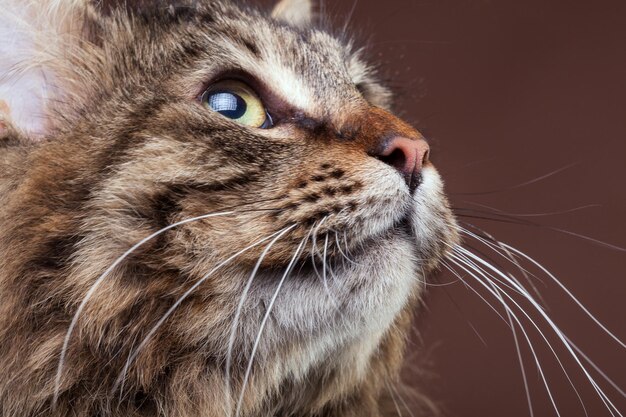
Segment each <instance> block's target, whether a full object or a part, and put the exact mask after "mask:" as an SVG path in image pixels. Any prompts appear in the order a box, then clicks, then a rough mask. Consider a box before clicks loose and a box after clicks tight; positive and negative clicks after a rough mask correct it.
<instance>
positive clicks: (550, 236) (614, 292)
mask: <svg viewBox="0 0 626 417" xmlns="http://www.w3.org/2000/svg"><path fill="white" fill-rule="evenodd" d="M327 3H328V4H327V5H326V7H327V9H328V12H329V14H331V15H332V16H334V19H335V20H336V21H337V22H338V23H339V24H342V23H343V22H344V21H345V19H346V17H347V15H348V14H349V11H350V9H351V8H352V6H353V4H354V2H353V0H342V1H341V2H334V3H333V2H330V1H329V2H327ZM351 27H352V28H353V29H355V30H356V33H357V34H359V38H360V39H361V40H364V41H368V40H369V43H368V45H369V55H370V57H371V58H372V59H373V60H374V61H375V62H379V63H380V64H381V66H382V68H383V73H384V74H385V75H386V76H388V78H389V81H390V83H391V85H392V86H394V88H396V90H397V91H398V92H399V93H400V101H399V103H398V104H399V105H398V110H399V112H400V113H401V114H403V115H404V116H405V117H406V118H407V119H408V120H409V121H411V122H413V123H414V124H415V125H416V126H418V127H419V128H420V130H422V132H423V133H425V134H426V135H427V136H428V137H429V139H430V141H431V143H432V147H433V149H434V153H433V154H434V160H435V162H436V164H437V166H438V168H439V169H440V171H441V173H442V174H443V176H444V178H445V179H446V181H447V186H448V191H449V193H450V194H451V196H452V200H453V204H454V205H455V206H456V207H474V208H477V207H476V206H471V203H479V204H485V205H488V206H491V207H495V208H497V209H500V210H504V211H506V212H509V213H542V212H543V213H545V212H554V211H562V210H567V209H572V208H575V207H579V206H584V205H589V204H597V205H598V206H595V207H591V208H588V209H585V210H581V211H576V212H572V213H563V214H558V215H551V216H540V217H539V216H538V217H523V219H525V220H530V221H533V222H538V223H541V224H543V225H548V226H553V227H558V228H562V229H566V230H568V231H571V232H575V233H580V234H584V235H587V236H591V237H594V238H596V239H600V240H603V241H606V242H611V243H613V244H616V245H621V246H626V233H624V232H625V231H626V230H625V229H626V228H625V227H624V216H625V215H626V188H625V187H624V179H625V178H626V175H625V174H626V167H625V164H624V161H625V157H626V2H624V1H615V2H613V3H609V2H604V1H580V0H524V1H522V0H498V1H496V0H493V1H489V0H432V1H413V0H387V1H374V0H360V1H358V2H357V3H356V6H355V12H354V16H353V18H352V21H351ZM572 164H573V165H572ZM566 166H569V168H567V169H566V170H564V171H563V172H560V173H558V174H556V175H554V176H551V177H548V178H545V179H543V180H540V181H537V182H535V183H532V184H529V185H526V186H522V187H517V188H511V187H513V186H515V185H517V184H521V183H524V182H526V181H529V180H532V179H535V178H539V177H541V176H543V175H545V174H547V173H550V172H552V171H554V170H557V169H559V168H563V167H566ZM495 190H499V192H495V193H481V192H490V191H495ZM465 220H466V221H470V222H471V223H473V224H477V225H480V226H481V227H483V228H484V229H486V230H488V231H489V232H490V233H492V234H494V235H495V236H497V237H498V238H499V239H500V240H502V241H505V242H510V243H512V244H513V245H514V246H516V247H517V248H519V249H521V250H523V251H525V252H527V253H528V254H529V255H531V256H533V257H535V258H536V259H537V260H539V261H540V262H541V263H542V264H543V265H545V266H546V267H548V268H549V269H550V270H551V271H553V272H554V273H555V274H556V275H557V276H558V277H559V278H560V280H561V281H562V282H564V283H565V284H566V285H567V286H568V287H569V288H570V289H571V290H572V291H573V292H574V293H575V294H576V295H578V296H579V297H580V299H581V300H582V301H583V302H584V304H585V305H586V306H588V307H589V308H590V310H591V311H592V312H594V313H595V314H596V315H597V316H598V318H600V319H601V321H602V322H603V323H605V324H606V325H607V326H608V327H609V328H610V329H612V330H613V331H614V332H615V333H616V334H617V335H618V336H619V337H621V339H623V340H624V339H626V306H625V304H626V299H625V298H626V297H625V296H626V279H625V278H626V274H625V271H626V268H625V267H626V256H625V254H624V252H619V251H615V250H610V249H607V248H605V247H600V246H598V245H594V244H592V243H590V242H588V241H584V240H582V239H579V238H576V237H573V236H568V235H565V234H562V233H556V232H553V231H550V230H548V229H546V228H538V227H528V226H520V225H512V224H504V223H498V222H494V221H479V220H477V219H465ZM493 258H494V260H496V259H497V258H496V257H495V256H493ZM541 278H542V279H543V280H544V281H545V282H546V285H545V286H543V285H542V284H539V287H540V288H541V293H542V294H543V296H544V298H545V300H546V302H547V304H548V306H549V314H550V315H551V317H553V318H554V319H555V320H556V321H557V322H558V324H559V325H560V326H561V328H562V329H563V330H565V331H566V332H567V333H568V334H569V335H570V336H571V338H572V339H573V340H574V341H575V342H576V343H578V345H579V346H580V347H581V348H583V349H584V350H585V351H586V352H587V353H588V354H589V355H590V356H591V357H592V358H593V360H594V361H596V363H597V364H598V365H599V366H600V367H601V368H602V369H603V370H605V371H606V372H607V373H608V374H610V376H611V377H612V378H613V379H614V380H615V382H616V383H618V385H620V386H621V387H622V388H626V354H625V353H626V352H625V350H624V349H623V348H620V347H619V346H618V345H617V344H616V343H615V342H613V341H612V340H611V339H610V338H609V337H608V336H606V335H605V334H604V333H602V332H601V331H599V330H598V328H597V326H595V325H594V324H593V323H592V322H591V321H590V320H589V319H588V318H586V317H585V316H584V314H582V313H581V312H580V310H578V309H577V308H576V307H575V305H574V304H573V302H571V301H570V300H568V298H567V296H566V295H565V294H564V293H563V292H561V291H560V290H558V288H557V287H556V286H555V285H553V284H550V283H549V282H548V281H549V280H548V279H547V278H545V276H541ZM439 279H440V280H441V281H443V282H449V281H452V279H453V277H451V275H450V274H443V275H442V276H441V277H440V278H439ZM468 280H469V278H468ZM429 295H430V296H429V299H428V307H427V308H428V309H427V311H424V312H423V313H422V316H421V317H420V319H419V323H418V331H419V332H420V333H421V340H420V338H417V337H416V338H415V341H416V344H415V346H414V347H412V352H413V353H414V356H415V359H414V360H413V361H414V362H415V363H418V362H419V363H422V362H423V361H424V358H427V360H428V364H427V369H428V371H429V373H430V374H431V375H428V376H421V377H420V378H416V377H415V376H414V375H415V374H414V373H411V372H408V376H409V377H412V378H415V379H418V380H419V383H420V385H421V386H422V387H423V388H424V389H425V390H426V391H427V392H428V393H429V394H430V395H432V396H433V398H434V399H435V400H437V401H439V402H441V403H442V404H444V408H445V410H446V411H447V414H448V415H450V416H461V417H487V416H506V417H515V416H528V415H529V412H528V407H527V405H526V397H525V394H524V388H523V383H522V378H521V374H520V371H519V366H518V362H517V356H516V353H515V348H514V344H513V338H512V335H511V332H510V331H509V330H508V328H507V327H506V325H505V324H504V323H503V322H502V321H501V320H499V319H498V318H497V316H496V315H495V313H493V311H491V310H490V309H489V308H488V307H486V306H485V304H484V303H483V302H482V301H481V300H480V299H479V298H478V297H477V296H476V295H475V294H473V293H472V292H471V291H468V290H467V289H465V287H464V286H463V285H462V284H460V283H456V284H452V285H450V286H446V287H432V288H431V290H430V294H429ZM492 299H493V297H491V299H490V301H493V300H492ZM533 317H534V318H537V316H536V315H535V316H533ZM472 326H473V327H474V328H475V329H476V331H477V332H478V333H479V334H480V337H481V338H482V339H483V340H484V343H483V342H482V341H481V339H480V338H479V337H478V336H477V334H476V333H475V332H474V330H473V329H472ZM529 328H530V327H529ZM540 328H541V329H542V330H544V331H545V332H546V334H549V333H550V332H549V327H548V326H547V325H546V324H545V323H542V324H540ZM530 333H531V338H532V340H533V342H534V343H535V345H536V346H537V349H538V355H539V356H540V360H541V363H542V365H543V367H544V369H545V372H546V377H547V378H548V382H549V384H550V386H551V387H552V389H553V394H554V396H555V401H556V402H557V405H558V407H559V410H560V411H561V415H562V416H567V417H576V416H584V415H585V414H584V412H583V411H582V407H581V404H580V402H579V401H578V400H577V398H576V395H575V394H574V393H573V390H572V388H571V386H570V385H569V384H568V382H567V379H566V378H565V376H564V375H563V373H562V372H560V371H559V368H558V364H557V363H556V361H555V359H554V357H553V356H551V353H550V351H549V350H546V349H545V348H542V347H541V346H542V345H545V344H544V343H542V340H541V336H539V335H538V334H537V333H536V332H534V333H533V332H530ZM549 339H550V341H551V343H553V344H555V346H556V345H558V340H556V339H555V338H554V337H551V336H550V337H549ZM555 350H556V351H557V353H558V354H559V356H561V357H563V358H566V357H567V352H565V351H563V349H558V348H556V349H555ZM524 357H525V359H526V365H527V369H528V374H529V383H530V385H531V394H532V399H533V402H534V408H535V415H536V416H539V417H541V416H550V415H555V413H554V411H553V410H552V408H551V406H550V402H549V400H548V397H547V395H546V393H545V390H543V389H542V383H541V380H540V379H539V377H538V374H537V372H536V371H535V370H534V365H533V364H532V363H531V362H530V359H531V357H530V356H529V353H528V349H527V348H526V349H525V353H524ZM563 364H564V366H565V368H566V369H567V370H568V371H569V372H571V375H572V380H573V382H574V385H575V386H576V387H577V388H578V389H579V392H580V396H581V397H582V399H583V401H584V403H585V405H586V407H587V411H588V413H589V415H590V416H592V417H596V416H604V415H606V416H609V415H610V414H609V413H608V412H607V411H606V410H603V407H602V404H601V402H600V401H599V400H598V399H597V396H595V394H594V392H593V390H592V389H590V388H589V384H586V383H585V381H584V379H583V378H581V374H580V372H578V371H576V364H575V363H574V362H572V361H571V360H566V359H564V362H563ZM412 375H413V376H412ZM594 375H595V374H594ZM601 386H602V387H605V388H606V391H607V392H608V393H610V397H611V398H612V399H613V400H614V401H615V404H616V405H617V406H618V408H619V409H620V411H622V412H624V411H626V400H625V399H624V398H621V397H620V396H619V395H618V394H616V392H615V391H613V390H611V389H610V387H609V385H608V384H606V383H602V384H601ZM404 414H405V415H406V416H408V415H409V413H408V412H406V411H405V412H404Z"/></svg>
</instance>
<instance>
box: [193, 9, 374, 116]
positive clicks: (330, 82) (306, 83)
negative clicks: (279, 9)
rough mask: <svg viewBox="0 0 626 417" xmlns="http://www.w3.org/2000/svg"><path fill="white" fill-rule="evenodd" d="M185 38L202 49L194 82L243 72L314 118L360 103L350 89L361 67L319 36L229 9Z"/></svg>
mask: <svg viewBox="0 0 626 417" xmlns="http://www.w3.org/2000/svg"><path fill="white" fill-rule="evenodd" d="M190 36H198V37H200V38H201V39H203V41H204V42H206V43H207V49H208V52H207V54H206V56H205V60H204V62H201V63H200V67H198V68H195V70H194V79H195V80H196V81H197V82H200V81H201V80H202V79H203V78H204V79H206V78H210V77H212V76H215V75H216V74H219V73H220V72H228V71H229V70H232V71H241V72H245V73H248V74H250V75H251V76H253V77H254V78H256V79H258V80H259V81H260V82H262V83H263V84H264V85H265V86H266V87H267V88H269V89H271V90H272V92H273V93H274V94H276V95H277V96H279V97H280V98H281V99H282V100H283V101H285V102H287V103H289V104H290V105H291V106H293V107H296V108H299V109H301V110H303V111H306V112H308V113H311V115H312V116H319V117H327V116H328V113H329V111H330V109H332V111H333V112H336V111H337V110H339V109H344V110H349V108H350V107H354V104H355V101H361V100H362V98H361V96H360V94H359V92H358V90H357V88H356V84H357V83H358V82H359V81H360V76H361V73H362V66H363V64H362V63H361V62H360V61H359V60H358V58H357V57H356V56H355V54H354V53H353V52H352V50H351V48H350V46H349V45H346V44H345V43H344V42H342V41H340V40H339V39H337V38H336V37H334V36H333V35H331V34H330V33H328V32H326V31H324V30H320V29H317V28H296V27H292V26H289V25H286V24H283V23H280V22H277V21H275V20H273V19H271V18H269V17H267V16H264V15H262V14H260V13H255V12H247V11H242V10H232V9H231V10H229V11H228V12H227V13H222V14H218V15H217V18H216V19H215V21H213V22H211V23H209V24H200V25H198V26H197V27H196V28H195V33H193V34H192V35H190ZM205 81H206V80H205Z"/></svg>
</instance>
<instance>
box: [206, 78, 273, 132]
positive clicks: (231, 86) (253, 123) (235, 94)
mask: <svg viewBox="0 0 626 417" xmlns="http://www.w3.org/2000/svg"><path fill="white" fill-rule="evenodd" d="M202 104H204V105H205V106H206V107H208V108H209V109H211V110H213V111H215V112H217V113H219V114H221V115H222V116H224V117H228V118H229V119H232V120H234V121H236V122H238V123H240V124H242V125H245V126H250V127H256V128H261V129H269V128H270V127H272V119H271V118H270V116H269V114H268V113H267V110H265V106H264V105H263V102H262V101H261V99H260V98H259V96H257V95H256V93H255V92H254V91H253V90H252V89H251V88H250V87H248V86H247V85H246V84H244V83H242V82H239V81H233V80H229V81H222V82H219V83H217V84H214V85H212V86H211V87H209V89H208V90H207V91H206V92H205V93H204V94H203V95H202Z"/></svg>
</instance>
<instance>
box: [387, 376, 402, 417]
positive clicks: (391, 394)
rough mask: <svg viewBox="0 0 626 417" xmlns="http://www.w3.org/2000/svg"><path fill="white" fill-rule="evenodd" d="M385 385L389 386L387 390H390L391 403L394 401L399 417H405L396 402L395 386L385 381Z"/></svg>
mask: <svg viewBox="0 0 626 417" xmlns="http://www.w3.org/2000/svg"><path fill="white" fill-rule="evenodd" d="M385 385H387V390H389V395H390V396H391V401H393V405H394V406H395V407H396V411H397V412H398V417H403V415H402V411H401V410H400V405H399V404H398V401H397V400H396V396H395V394H394V392H395V391H394V389H393V386H392V385H391V384H390V383H389V381H385Z"/></svg>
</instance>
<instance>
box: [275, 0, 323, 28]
mask: <svg viewBox="0 0 626 417" xmlns="http://www.w3.org/2000/svg"><path fill="white" fill-rule="evenodd" d="M272 17H273V18H274V19H276V20H281V21H283V22H285V23H288V24H290V25H293V26H297V27H306V26H308V25H309V24H310V23H311V21H312V20H313V4H312V2H311V0H280V1H279V2H278V4H277V5H276V6H274V10H273V11H272Z"/></svg>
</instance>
